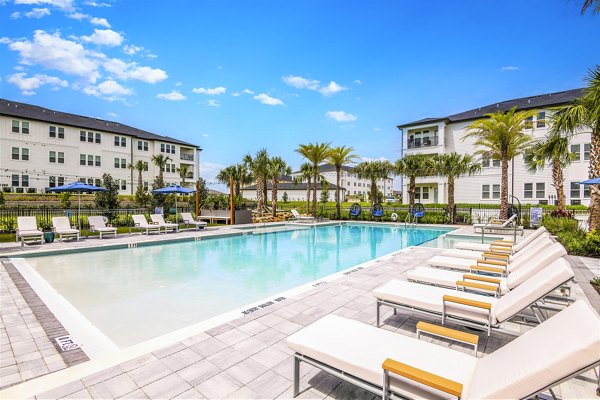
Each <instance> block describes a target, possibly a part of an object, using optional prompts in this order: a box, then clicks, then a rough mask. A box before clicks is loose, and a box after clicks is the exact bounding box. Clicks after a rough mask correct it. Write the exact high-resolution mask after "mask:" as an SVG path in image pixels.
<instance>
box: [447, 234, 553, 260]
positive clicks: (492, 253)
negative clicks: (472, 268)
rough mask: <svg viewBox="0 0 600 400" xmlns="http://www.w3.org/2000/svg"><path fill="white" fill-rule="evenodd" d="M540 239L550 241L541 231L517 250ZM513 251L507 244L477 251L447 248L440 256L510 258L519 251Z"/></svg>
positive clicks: (522, 249) (548, 236)
mask: <svg viewBox="0 0 600 400" xmlns="http://www.w3.org/2000/svg"><path fill="white" fill-rule="evenodd" d="M541 240H547V241H552V239H550V234H549V233H543V234H541V235H537V236H536V238H535V239H534V240H532V241H530V242H529V243H528V245H527V246H525V247H520V248H519V251H521V252H522V251H525V250H526V249H527V248H528V247H529V246H533V245H534V244H535V243H538V242H539V241H541ZM519 251H517V252H513V251H512V248H511V247H508V246H493V247H492V248H491V249H489V250H484V251H478V250H464V249H447V250H444V251H442V252H441V253H440V255H442V256H446V257H456V258H470V259H475V260H476V259H479V258H496V259H507V260H510V259H512V258H514V257H515V256H517V255H518V254H520V253H519Z"/></svg>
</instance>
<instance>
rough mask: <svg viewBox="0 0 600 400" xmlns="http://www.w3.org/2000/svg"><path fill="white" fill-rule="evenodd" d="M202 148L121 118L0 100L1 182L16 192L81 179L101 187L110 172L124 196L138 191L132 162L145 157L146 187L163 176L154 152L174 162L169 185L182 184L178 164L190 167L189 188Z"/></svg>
mask: <svg viewBox="0 0 600 400" xmlns="http://www.w3.org/2000/svg"><path fill="white" fill-rule="evenodd" d="M199 151H201V149H200V147H198V146H197V145H194V144H190V143H186V142H183V141H181V140H177V139H173V138H171V137H167V136H160V135H156V134H154V133H150V132H147V131H143V130H141V129H137V128H134V127H131V126H127V125H123V124H120V123H117V122H112V121H106V120H101V119H97V118H93V117H84V116H80V115H75V114H68V113H63V112H60V111H54V110H50V109H48V108H44V107H39V106H35V105H31V104H24V103H18V102H14V101H11V100H5V99H0V171H1V173H0V186H2V190H4V191H11V192H21V193H27V192H38V193H39V192H44V191H45V190H46V188H50V187H55V186H61V185H63V184H66V183H70V182H74V181H81V182H85V183H89V184H94V185H99V184H100V182H101V178H102V174H104V173H108V174H110V175H111V176H112V177H113V178H114V179H115V180H117V181H118V183H119V185H120V190H119V192H120V193H121V194H133V193H134V192H135V189H136V187H137V179H138V172H137V171H136V170H132V169H129V168H128V166H129V164H135V163H136V162H137V161H138V160H142V161H144V162H145V163H146V164H147V171H144V172H143V174H142V178H143V183H144V187H150V188H151V185H152V182H153V180H154V177H155V176H156V175H158V172H159V171H158V169H157V167H156V166H155V165H154V164H153V163H152V162H151V158H152V156H153V155H155V154H164V155H165V156H168V157H170V158H171V161H169V163H168V164H167V166H166V167H165V169H164V180H165V182H166V183H167V184H181V182H182V178H181V177H180V174H179V171H178V170H179V168H182V167H187V168H188V173H187V175H186V177H185V181H186V186H188V187H191V186H193V184H194V182H195V181H196V179H197V176H198V175H197V174H198V161H199V160H198V153H199Z"/></svg>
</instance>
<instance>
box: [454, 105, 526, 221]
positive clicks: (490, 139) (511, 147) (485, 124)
mask: <svg viewBox="0 0 600 400" xmlns="http://www.w3.org/2000/svg"><path fill="white" fill-rule="evenodd" d="M536 114H537V111H536V110H527V111H517V108H516V107H513V108H512V109H510V110H508V111H507V112H506V113H504V112H502V111H498V112H495V113H491V114H485V117H486V118H483V119H479V120H477V121H475V122H473V123H472V124H471V125H470V126H469V128H468V132H467V134H466V135H465V136H464V137H463V138H462V140H463V141H464V140H466V139H468V138H474V139H475V143H474V144H475V146H478V147H480V149H479V150H477V151H476V152H475V154H479V155H481V156H483V157H487V158H492V159H496V160H500V169H501V172H502V179H501V185H500V218H502V219H506V217H507V215H508V162H509V161H510V160H512V159H513V158H515V157H517V156H518V155H521V154H523V153H524V152H525V151H526V150H527V149H528V147H529V146H530V144H531V142H532V140H533V139H532V137H531V135H529V134H527V133H525V132H524V129H525V128H526V124H527V120H528V119H529V118H533V116H534V115H536Z"/></svg>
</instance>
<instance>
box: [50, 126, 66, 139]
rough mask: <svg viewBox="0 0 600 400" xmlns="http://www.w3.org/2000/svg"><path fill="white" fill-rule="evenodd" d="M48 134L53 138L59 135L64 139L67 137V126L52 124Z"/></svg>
mask: <svg viewBox="0 0 600 400" xmlns="http://www.w3.org/2000/svg"><path fill="white" fill-rule="evenodd" d="M48 136H50V137H51V138H56V137H58V138H59V139H64V138H65V128H63V127H60V126H59V127H58V128H57V127H56V126H53V125H50V128H49V130H48Z"/></svg>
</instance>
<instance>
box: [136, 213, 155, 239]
mask: <svg viewBox="0 0 600 400" xmlns="http://www.w3.org/2000/svg"><path fill="white" fill-rule="evenodd" d="M131 218H132V219H133V224H134V226H135V227H136V228H139V229H140V231H146V235H148V234H150V233H151V232H157V233H160V226H158V224H149V223H148V221H147V220H146V217H145V216H144V215H142V214H139V215H138V214H136V215H132V216H131Z"/></svg>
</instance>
